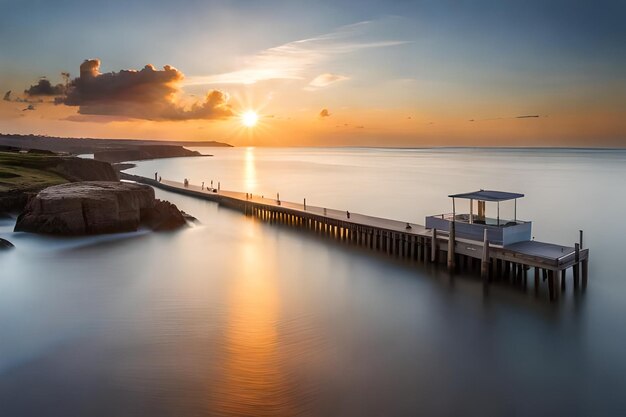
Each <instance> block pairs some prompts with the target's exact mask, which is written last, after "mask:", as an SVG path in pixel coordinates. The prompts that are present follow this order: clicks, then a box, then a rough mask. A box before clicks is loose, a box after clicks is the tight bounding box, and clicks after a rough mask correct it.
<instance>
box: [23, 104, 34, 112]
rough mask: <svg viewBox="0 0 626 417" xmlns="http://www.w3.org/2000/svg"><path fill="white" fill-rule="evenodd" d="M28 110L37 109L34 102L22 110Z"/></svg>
mask: <svg viewBox="0 0 626 417" xmlns="http://www.w3.org/2000/svg"><path fill="white" fill-rule="evenodd" d="M27 110H35V105H34V104H29V105H28V107H26V108H24V109H22V111H27Z"/></svg>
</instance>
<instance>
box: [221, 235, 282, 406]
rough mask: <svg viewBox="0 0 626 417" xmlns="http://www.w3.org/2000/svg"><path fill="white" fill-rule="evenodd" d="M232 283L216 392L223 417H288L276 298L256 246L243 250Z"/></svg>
mask: <svg viewBox="0 0 626 417" xmlns="http://www.w3.org/2000/svg"><path fill="white" fill-rule="evenodd" d="M238 258H239V266H238V267H237V269H236V273H235V275H233V277H232V280H233V282H232V290H231V293H230V297H229V305H230V308H229V312H228V318H227V322H228V323H227V326H226V328H227V333H226V335H225V359H224V365H223V366H224V367H223V372H224V375H223V377H222V378H221V381H222V383H221V384H220V386H219V387H218V388H217V391H218V392H217V394H218V395H217V398H216V400H217V404H216V405H217V408H218V409H219V411H220V412H221V413H223V414H224V415H229V416H231V415H241V416H249V415H257V416H265V415H267V416H280V415H293V410H292V409H291V408H292V407H291V405H290V401H289V398H290V395H289V393H290V391H289V384H288V382H287V380H286V377H285V375H284V374H283V370H282V369H281V360H280V354H279V351H278V342H279V341H278V331H277V319H278V316H279V298H278V293H277V285H276V282H275V274H272V273H268V271H271V270H272V268H273V267H272V266H271V265H268V260H267V259H264V257H263V256H261V252H260V251H259V247H258V246H257V245H256V244H252V243H250V244H247V245H242V248H241V252H240V256H239V257H238Z"/></svg>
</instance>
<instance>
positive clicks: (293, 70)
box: [184, 22, 407, 85]
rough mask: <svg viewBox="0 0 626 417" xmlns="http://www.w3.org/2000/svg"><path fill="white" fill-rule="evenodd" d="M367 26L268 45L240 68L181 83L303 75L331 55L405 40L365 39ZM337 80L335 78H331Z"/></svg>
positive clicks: (237, 81)
mask: <svg viewBox="0 0 626 417" xmlns="http://www.w3.org/2000/svg"><path fill="white" fill-rule="evenodd" d="M369 26H370V22H360V23H355V24H352V25H348V26H344V27H341V28H339V29H337V30H336V31H334V32H331V33H327V34H325V35H321V36H317V37H313V38H309V39H302V40H298V41H294V42H289V43H286V44H283V45H280V46H276V47H274V48H269V49H266V50H263V51H261V52H259V53H257V54H256V55H253V56H250V57H247V58H245V59H244V60H243V62H242V65H241V69H237V70H234V71H230V72H225V73H221V74H214V75H208V76H195V77H193V76H192V77H189V78H188V79H186V80H185V82H184V84H185V85H208V84H254V83H256V82H259V81H265V80H275V79H286V80H289V79H305V78H307V72H309V71H310V70H312V69H313V68H314V67H315V66H317V65H320V64H323V63H324V62H327V61H329V60H331V59H332V58H333V57H336V56H339V55H344V54H349V53H352V52H356V51H359V50H363V49H370V48H383V47H388V46H395V45H401V44H404V43H407V42H406V41H402V40H379V41H372V40H370V39H365V38H367V36H366V35H368V29H369ZM322 75H324V74H322ZM330 75H332V74H330ZM309 76H310V75H309ZM338 77H342V76H338ZM341 79H345V78H341ZM339 80H340V79H335V80H334V81H339ZM314 81H315V80H314ZM334 81H333V82H334ZM320 82H323V81H320Z"/></svg>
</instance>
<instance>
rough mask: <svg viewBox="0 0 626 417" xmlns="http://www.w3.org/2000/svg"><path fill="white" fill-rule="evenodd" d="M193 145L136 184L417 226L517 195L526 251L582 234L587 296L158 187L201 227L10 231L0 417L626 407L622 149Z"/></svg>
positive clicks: (1, 266)
mask: <svg viewBox="0 0 626 417" xmlns="http://www.w3.org/2000/svg"><path fill="white" fill-rule="evenodd" d="M201 151H203V152H211V153H213V154H214V156H213V157H199V158H176V159H168V160H155V161H144V162H140V163H138V166H137V167H136V168H134V169H132V170H131V172H133V173H138V174H143V175H146V176H153V175H154V172H158V173H159V175H161V176H162V177H163V178H168V179H172V180H179V181H182V179H183V178H188V179H189V180H190V181H191V182H192V183H195V184H200V183H201V182H202V181H205V183H206V184H207V185H208V184H209V183H210V181H211V180H213V181H214V185H217V182H218V181H219V182H220V186H221V188H222V189H230V190H238V191H247V192H251V193H253V194H260V195H265V196H274V195H275V194H276V193H280V197H281V199H282V200H289V201H297V202H300V201H302V199H303V198H306V199H307V203H308V204H311V205H319V206H324V207H332V208H338V209H345V210H350V211H351V212H359V213H365V214H372V215H377V216H383V217H389V218H394V219H398V220H403V221H411V222H418V223H422V222H423V219H424V217H425V216H426V215H430V214H438V213H445V212H449V211H450V210H451V207H450V201H449V199H448V198H447V197H446V196H447V195H448V194H452V193H457V192H463V191H471V190H475V189H480V188H484V189H501V190H506V191H515V192H521V193H524V194H526V197H525V198H523V199H521V200H519V201H518V205H517V217H518V218H520V219H523V220H532V221H533V235H534V236H535V237H536V239H537V240H542V241H550V242H555V243H560V244H573V243H574V242H576V241H577V239H578V230H579V229H582V230H584V233H585V240H584V245H585V246H586V247H589V248H590V251H591V259H590V264H589V287H588V289H587V291H586V292H585V293H578V294H575V293H573V292H572V288H571V281H569V282H568V284H569V286H568V288H567V291H566V293H565V295H564V296H563V297H562V299H561V302H560V303H558V304H550V303H549V302H547V300H546V294H545V293H544V292H542V293H541V296H540V297H539V298H537V297H535V295H534V292H533V290H532V284H530V285H529V288H527V289H526V290H524V289H523V288H520V287H514V286H511V285H505V284H496V285H493V286H492V287H491V289H490V291H489V292H487V293H485V292H484V291H483V288H482V284H481V281H480V279H479V277H478V276H476V275H473V274H468V273H460V274H457V275H455V276H453V277H451V276H449V275H448V274H447V273H446V272H445V271H444V269H442V268H437V267H432V266H430V265H421V264H413V263H410V262H404V261H399V260H394V259H389V258H386V257H384V256H379V255H376V254H374V253H372V252H369V251H367V250H365V249H361V248H356V247H352V246H349V245H346V244H340V243H336V242H332V241H329V240H325V239H323V238H321V237H318V236H316V235H313V234H310V233H306V232H302V231H299V230H294V229H290V228H288V227H285V226H280V225H270V224H266V223H262V222H260V221H258V220H256V219H254V218H249V217H245V216H243V215H242V214H240V213H238V212H235V211H231V210H229V209H225V208H222V207H219V206H217V205H216V204H214V203H211V202H206V201H199V200H195V199H192V198H189V197H185V196H180V195H175V194H171V193H168V192H164V191H160V190H157V196H158V197H160V198H164V199H168V200H170V201H172V202H174V203H176V204H177V205H178V206H179V207H180V208H181V209H183V210H185V211H187V212H189V213H191V214H193V215H194V216H196V217H197V218H198V219H199V223H198V224H196V225H194V226H192V227H189V228H185V229H183V230H179V231H176V232H172V233H150V232H147V231H140V232H137V233H129V234H120V235H109V236H99V237H90V238H76V239H61V238H52V237H41V236H35V235H30V234H24V233H12V232H11V230H12V228H13V224H14V221H13V220H10V219H9V220H0V237H3V238H8V239H9V240H11V241H12V242H13V243H14V244H15V245H16V249H15V250H12V251H8V252H2V253H0V416H20V417H21V416H44V415H45V416H107V417H110V416H139V415H141V416H143V415H150V416H196V415H197V416H199V415H211V416H257V415H258V416H415V415H450V416H452V415H483V416H502V415H506V416H527V415H528V416H531V415H532V416H544V415H545V416H554V415H568V416H578V415H580V416H588V415H622V414H623V413H624V410H626V397H625V396H624V392H626V324H625V323H626V276H625V275H626V274H625V273H624V266H625V260H624V253H625V252H624V248H625V247H626V221H625V220H624V217H623V216H624V213H626V197H625V196H626V152H625V151H618V150H603V151H599V150H523V149H521V150H515V149H511V150H495V149H480V150H477V149H437V150H428V149H424V150H397V149H358V148H345V149H325V148H289V149H274V148H267V149H261V148H232V149H221V148H216V149H211V148H205V149H201ZM462 209H463V203H459V204H458V206H457V211H461V210H462ZM487 210H488V214H494V213H495V212H494V211H493V210H495V208H494V207H490V206H489V204H488V207H487ZM512 215H513V205H512V203H508V204H507V203H504V204H502V205H501V216H502V217H512ZM568 279H571V276H570V277H568ZM531 281H532V280H531Z"/></svg>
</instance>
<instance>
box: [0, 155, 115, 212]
mask: <svg viewBox="0 0 626 417" xmlns="http://www.w3.org/2000/svg"><path fill="white" fill-rule="evenodd" d="M118 179H119V178H118V175H117V172H116V171H115V170H114V169H113V167H111V165H110V164H108V163H106V162H101V161H94V160H88V159H80V158H76V157H69V156H57V155H42V154H33V153H30V154H25V153H18V152H0V213H7V212H17V211H20V210H22V209H23V208H24V206H25V205H26V202H27V201H28V199H29V198H30V197H31V196H32V195H34V194H36V193H37V192H39V191H40V190H42V189H44V188H46V187H49V186H51V185H57V184H62V183H65V182H68V181H117V180H118Z"/></svg>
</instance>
